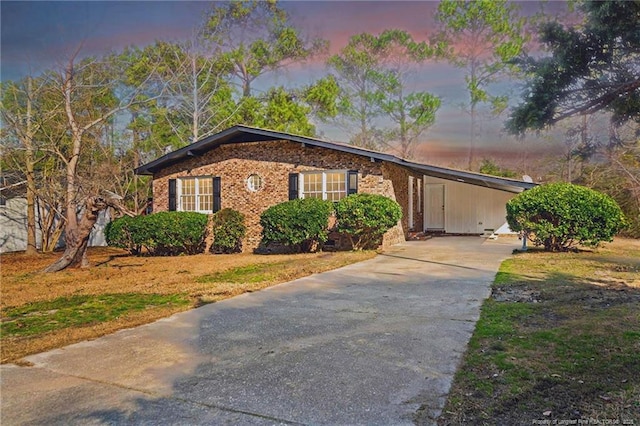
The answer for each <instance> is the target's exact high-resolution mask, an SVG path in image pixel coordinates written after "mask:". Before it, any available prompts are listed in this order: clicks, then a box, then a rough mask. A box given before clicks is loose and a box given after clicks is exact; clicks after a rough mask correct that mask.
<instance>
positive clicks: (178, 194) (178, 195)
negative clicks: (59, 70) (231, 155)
mask: <svg viewBox="0 0 640 426" xmlns="http://www.w3.org/2000/svg"><path fill="white" fill-rule="evenodd" d="M200 179H210V180H211V179H213V177H212V176H184V177H180V178H178V179H177V182H176V210H177V211H180V212H196V213H205V214H211V211H212V210H201V209H200V191H199V190H200ZM185 180H194V181H195V197H196V208H195V210H184V208H183V207H182V182H183V181H185ZM211 185H212V186H211V197H212V201H211V202H212V203H213V182H212V184H211Z"/></svg>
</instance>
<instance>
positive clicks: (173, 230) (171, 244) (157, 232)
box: [105, 212, 208, 256]
mask: <svg viewBox="0 0 640 426" xmlns="http://www.w3.org/2000/svg"><path fill="white" fill-rule="evenodd" d="M207 220H208V218H207V215H206V214H202V213H194V212H160V213H154V214H151V215H148V216H136V217H123V218H119V219H116V220H114V221H113V222H111V223H110V224H109V225H107V228H106V229H105V235H106V239H107V244H109V245H110V246H115V247H120V248H124V249H127V250H129V252H131V253H133V254H140V253H141V251H142V248H144V249H146V252H147V254H149V255H151V256H175V255H178V254H196V253H201V252H202V251H203V250H204V238H205V235H206V232H207Z"/></svg>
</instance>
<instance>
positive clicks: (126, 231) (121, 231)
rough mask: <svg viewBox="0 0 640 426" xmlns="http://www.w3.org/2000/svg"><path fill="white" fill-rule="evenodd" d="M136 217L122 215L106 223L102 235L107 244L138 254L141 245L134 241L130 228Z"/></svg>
mask: <svg viewBox="0 0 640 426" xmlns="http://www.w3.org/2000/svg"><path fill="white" fill-rule="evenodd" d="M135 219H136V218H133V217H129V216H123V217H120V218H117V219H114V220H112V221H111V222H109V223H107V226H105V228H104V236H105V239H106V240H107V244H108V245H110V246H112V247H119V248H123V249H126V250H128V251H129V252H130V253H131V254H139V253H140V249H141V248H142V245H141V244H139V243H138V242H137V241H134V237H133V235H132V233H131V229H132V228H133V227H134V225H133V222H134V221H135Z"/></svg>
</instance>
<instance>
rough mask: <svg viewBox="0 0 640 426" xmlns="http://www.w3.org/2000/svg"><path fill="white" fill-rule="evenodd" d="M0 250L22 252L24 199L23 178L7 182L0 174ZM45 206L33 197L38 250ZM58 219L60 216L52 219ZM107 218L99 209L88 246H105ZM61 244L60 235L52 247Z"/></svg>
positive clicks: (57, 220) (25, 236)
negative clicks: (34, 200)
mask: <svg viewBox="0 0 640 426" xmlns="http://www.w3.org/2000/svg"><path fill="white" fill-rule="evenodd" d="M0 183H1V184H2V186H0V253H9V252H14V251H24V250H26V249H27V198H26V181H24V180H23V181H20V182H16V183H10V184H8V182H7V180H6V179H5V178H4V177H1V176H0ZM45 208H46V207H45V206H44V205H41V204H39V203H38V202H37V200H36V211H35V214H36V217H35V218H36V245H37V248H38V249H41V248H42V247H41V241H42V226H43V225H42V222H43V220H42V218H43V216H44V213H45V212H43V211H42V210H43V209H45ZM55 220H56V222H59V221H60V220H61V219H60V218H57V219H55ZM110 220H111V218H110V216H109V212H108V211H102V212H100V215H99V216H98V220H97V221H96V224H95V226H94V228H93V229H92V230H91V235H90V236H89V243H88V244H89V246H90V247H94V246H106V245H107V242H106V239H105V235H104V228H105V226H106V225H107V223H109V222H110ZM60 247H64V236H62V237H61V238H60V240H59V241H58V242H57V244H56V248H60Z"/></svg>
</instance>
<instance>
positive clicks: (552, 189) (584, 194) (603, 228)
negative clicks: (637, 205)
mask: <svg viewBox="0 0 640 426" xmlns="http://www.w3.org/2000/svg"><path fill="white" fill-rule="evenodd" d="M507 222H508V223H509V227H510V228H511V229H512V230H513V231H516V232H526V233H528V234H529V236H528V237H529V238H530V239H531V241H532V242H533V243H534V244H535V245H537V246H544V248H545V250H548V251H566V250H568V249H569V248H571V247H572V246H575V245H578V244H581V245H584V246H589V247H597V246H598V245H599V244H600V243H601V242H602V241H612V240H613V236H614V235H616V234H617V233H618V232H619V231H620V230H621V229H622V228H624V226H625V225H626V220H625V217H624V214H623V213H622V211H621V210H620V207H618V204H616V202H615V201H614V200H613V199H612V198H611V197H609V196H608V195H605V194H602V193H600V192H597V191H594V190H592V189H589V188H586V187H583V186H578V185H572V184H570V183H552V184H548V185H542V186H538V187H535V188H533V189H530V190H528V191H525V192H523V193H521V194H518V195H517V196H516V197H514V198H512V199H511V200H510V201H509V202H508V203H507Z"/></svg>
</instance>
